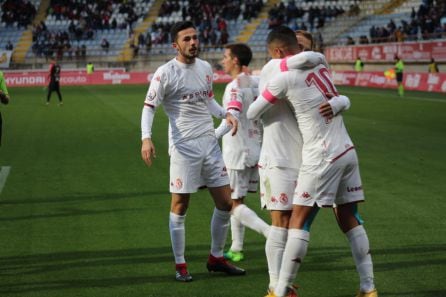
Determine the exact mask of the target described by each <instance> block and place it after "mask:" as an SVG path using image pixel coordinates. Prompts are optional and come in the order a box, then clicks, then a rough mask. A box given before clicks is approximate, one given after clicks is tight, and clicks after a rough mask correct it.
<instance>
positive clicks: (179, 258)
mask: <svg viewBox="0 0 446 297" xmlns="http://www.w3.org/2000/svg"><path fill="white" fill-rule="evenodd" d="M189 198H190V195H189V194H178V193H172V201H171V206H170V215H169V231H170V240H171V243H172V251H173V255H174V257H175V269H176V276H175V278H176V280H178V281H184V282H189V281H192V276H191V275H190V274H189V272H188V271H187V264H186V259H185V257H184V251H185V248H186V230H185V227H184V226H185V225H184V223H185V220H186V211H187V208H188V206H189Z"/></svg>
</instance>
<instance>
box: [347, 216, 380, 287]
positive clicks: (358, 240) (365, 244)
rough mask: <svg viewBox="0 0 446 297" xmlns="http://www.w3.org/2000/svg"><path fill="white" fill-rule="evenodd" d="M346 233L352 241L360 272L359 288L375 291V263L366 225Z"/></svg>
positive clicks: (351, 245)
mask: <svg viewBox="0 0 446 297" xmlns="http://www.w3.org/2000/svg"><path fill="white" fill-rule="evenodd" d="M345 235H346V236H347V238H348V241H349V242H350V248H351V250H352V255H353V259H354V260H355V264H356V271H358V274H359V280H360V285H359V289H360V290H361V292H370V291H373V290H374V289H375V284H374V281H373V263H372V256H371V255H370V244H369V239H368V237H367V233H366V231H365V229H364V227H363V226H362V225H359V226H357V227H355V228H353V229H351V230H350V231H348V232H347V233H345Z"/></svg>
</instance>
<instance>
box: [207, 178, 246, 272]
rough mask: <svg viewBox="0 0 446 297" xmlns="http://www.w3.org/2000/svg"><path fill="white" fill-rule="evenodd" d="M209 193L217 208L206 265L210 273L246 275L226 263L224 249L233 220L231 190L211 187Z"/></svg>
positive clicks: (213, 215)
mask: <svg viewBox="0 0 446 297" xmlns="http://www.w3.org/2000/svg"><path fill="white" fill-rule="evenodd" d="M208 188H209V192H210V193H211V196H212V198H213V199H214V203H215V208H214V213H213V214H212V220H211V237H212V242H211V252H210V255H209V258H208V262H207V264H206V267H207V269H208V270H209V271H210V272H224V273H226V274H228V275H244V274H245V273H246V272H245V270H243V269H241V268H239V267H236V266H234V265H232V264H229V263H228V262H226V259H225V258H224V257H223V248H224V246H225V242H226V237H227V235H228V230H229V225H230V218H231V208H232V201H231V188H230V187H229V185H224V186H220V187H211V186H209V185H208Z"/></svg>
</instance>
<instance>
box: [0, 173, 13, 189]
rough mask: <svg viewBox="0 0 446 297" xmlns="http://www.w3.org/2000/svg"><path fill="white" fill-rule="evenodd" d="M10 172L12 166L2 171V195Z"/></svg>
mask: <svg viewBox="0 0 446 297" xmlns="http://www.w3.org/2000/svg"><path fill="white" fill-rule="evenodd" d="M9 171H11V166H2V167H1V170H0V194H1V193H2V191H3V187H4V186H5V183H6V179H7V178H8V175H9Z"/></svg>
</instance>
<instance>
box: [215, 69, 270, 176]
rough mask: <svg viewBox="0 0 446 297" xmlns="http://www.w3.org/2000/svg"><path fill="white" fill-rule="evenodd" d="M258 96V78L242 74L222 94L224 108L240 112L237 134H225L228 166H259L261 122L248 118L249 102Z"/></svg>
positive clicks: (235, 167)
mask: <svg viewBox="0 0 446 297" xmlns="http://www.w3.org/2000/svg"><path fill="white" fill-rule="evenodd" d="M257 96H258V84H257V81H256V80H255V79H254V78H252V77H251V76H249V75H246V74H244V73H241V74H239V75H238V77H237V78H236V79H234V80H233V81H231V82H230V83H229V84H227V86H226V88H225V92H224V95H223V100H222V101H223V107H224V108H225V109H226V110H230V109H235V110H237V111H239V112H240V114H239V118H238V120H239V123H238V130H237V134H236V135H234V136H232V135H231V133H226V134H225V135H224V136H223V141H222V142H223V159H224V160H225V164H226V167H227V168H229V169H235V170H242V169H245V168H246V167H253V166H255V165H257V162H258V160H259V154H260V147H261V135H260V127H259V123H258V121H250V120H248V119H247V118H246V111H247V109H248V107H249V105H250V104H251V103H252V102H253V101H254V100H255V98H256V97H257Z"/></svg>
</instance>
